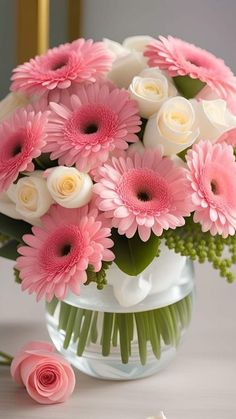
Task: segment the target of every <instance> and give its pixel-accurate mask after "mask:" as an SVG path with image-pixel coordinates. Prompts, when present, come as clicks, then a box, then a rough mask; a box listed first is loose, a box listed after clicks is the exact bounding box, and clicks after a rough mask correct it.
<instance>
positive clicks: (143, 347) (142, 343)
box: [134, 313, 147, 365]
mask: <svg viewBox="0 0 236 419" xmlns="http://www.w3.org/2000/svg"><path fill="white" fill-rule="evenodd" d="M134 316H135V321H136V326H137V333H138V347H139V356H140V361H141V364H142V365H145V364H146V360H147V340H146V331H145V320H144V318H143V313H135V314H134Z"/></svg>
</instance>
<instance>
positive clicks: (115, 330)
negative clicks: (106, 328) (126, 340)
mask: <svg viewBox="0 0 236 419" xmlns="http://www.w3.org/2000/svg"><path fill="white" fill-rule="evenodd" d="M117 343H118V320H117V313H115V320H114V327H113V334H112V345H113V346H114V347H116V346H117Z"/></svg>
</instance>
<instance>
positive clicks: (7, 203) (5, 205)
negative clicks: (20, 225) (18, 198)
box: [0, 192, 22, 220]
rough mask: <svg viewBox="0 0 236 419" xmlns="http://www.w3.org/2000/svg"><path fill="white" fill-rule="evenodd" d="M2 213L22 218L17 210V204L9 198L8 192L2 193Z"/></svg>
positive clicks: (0, 195) (0, 206)
mask: <svg viewBox="0 0 236 419" xmlns="http://www.w3.org/2000/svg"><path fill="white" fill-rule="evenodd" d="M0 213H1V214H4V215H7V216H8V217H10V218H14V219H15V220H22V216H21V215H20V214H19V213H18V212H17V211H16V204H15V203H14V202H13V201H12V200H11V199H10V198H9V196H8V195H7V193H6V192H2V193H1V194H0Z"/></svg>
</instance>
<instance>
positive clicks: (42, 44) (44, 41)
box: [37, 0, 49, 54]
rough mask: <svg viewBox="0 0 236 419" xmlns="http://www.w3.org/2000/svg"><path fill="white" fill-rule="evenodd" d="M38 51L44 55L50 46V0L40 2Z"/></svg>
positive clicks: (40, 0) (39, 0)
mask: <svg viewBox="0 0 236 419" xmlns="http://www.w3.org/2000/svg"><path fill="white" fill-rule="evenodd" d="M37 36H38V50H37V54H43V53H44V52H46V51H47V49H48V46H49V0H38V34H37Z"/></svg>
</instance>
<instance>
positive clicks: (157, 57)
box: [144, 36, 236, 99]
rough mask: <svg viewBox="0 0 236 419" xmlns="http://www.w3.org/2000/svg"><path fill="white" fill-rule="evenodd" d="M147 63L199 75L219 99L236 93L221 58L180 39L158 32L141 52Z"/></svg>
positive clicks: (173, 74) (180, 73)
mask: <svg viewBox="0 0 236 419" xmlns="http://www.w3.org/2000/svg"><path fill="white" fill-rule="evenodd" d="M144 55H145V56H146V57H148V64H149V65H150V66H151V67H156V66H157V67H159V68H160V69H161V70H166V71H167V73H168V74H169V75H170V76H171V77H176V76H189V77H191V78H192V79H199V80H201V81H202V82H203V83H206V84H207V85H208V86H209V87H210V88H211V89H213V90H214V91H216V92H217V93H218V95H219V97H221V98H222V99H227V97H228V96H229V95H232V94H236V78H235V77H234V75H233V73H232V71H231V70H230V68H229V67H227V66H226V65H225V63H224V61H223V60H221V59H219V58H216V57H215V56H214V55H213V54H211V53H210V52H208V51H205V50H203V49H201V48H198V47H196V46H195V45H192V44H189V43H188V42H184V41H182V40H181V39H178V38H173V37H172V36H168V37H167V38H165V37H163V36H160V40H159V41H157V40H153V41H152V42H151V43H150V44H149V45H148V46H147V48H146V51H145V53H144Z"/></svg>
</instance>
